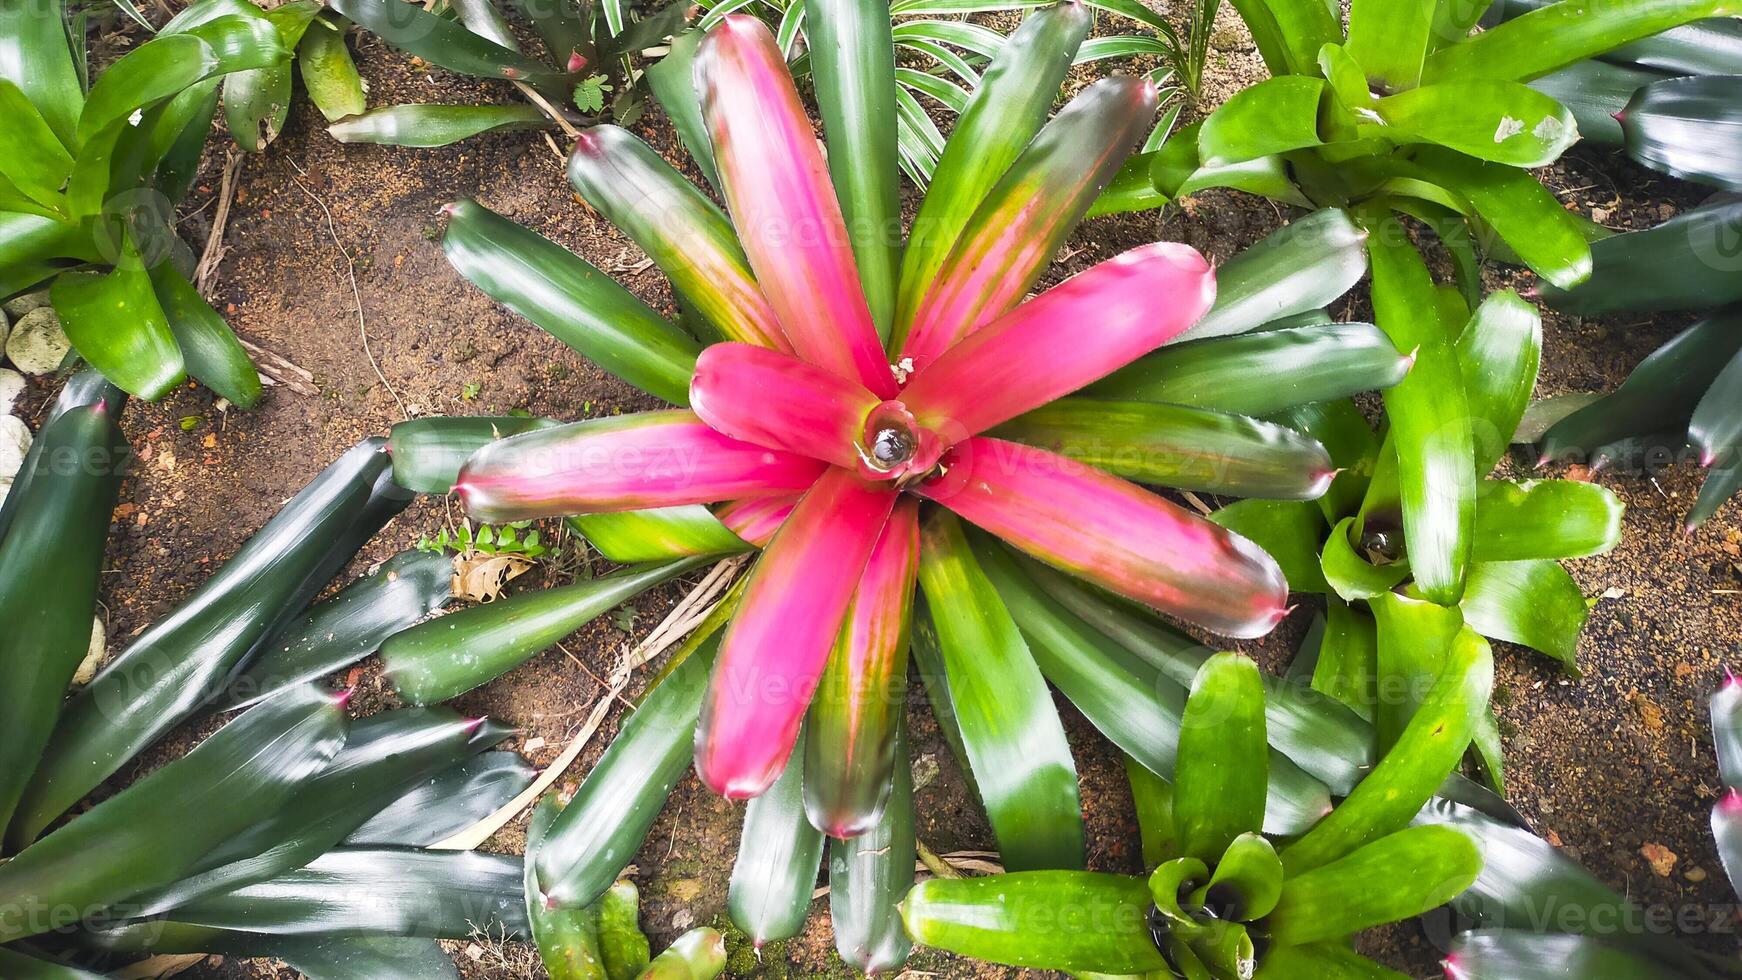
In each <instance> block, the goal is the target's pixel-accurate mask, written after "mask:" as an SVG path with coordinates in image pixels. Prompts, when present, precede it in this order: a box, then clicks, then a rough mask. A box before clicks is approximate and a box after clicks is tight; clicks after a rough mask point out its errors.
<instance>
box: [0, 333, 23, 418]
mask: <svg viewBox="0 0 1742 980" xmlns="http://www.w3.org/2000/svg"><path fill="white" fill-rule="evenodd" d="M3 319H4V317H0V320H3ZM0 333H4V331H0ZM22 394H24V375H22V374H19V373H18V372H17V371H13V370H9V369H7V368H0V415H10V414H12V407H13V406H14V405H17V404H18V396H19V395H22Z"/></svg>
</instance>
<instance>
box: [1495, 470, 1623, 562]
mask: <svg viewBox="0 0 1742 980" xmlns="http://www.w3.org/2000/svg"><path fill="white" fill-rule="evenodd" d="M1623 510H1624V508H1623V505H1622V503H1621V500H1620V498H1618V497H1616V496H1615V494H1614V493H1612V492H1610V491H1609V490H1608V489H1606V488H1604V487H1600V486H1598V485H1597V484H1595V483H1581V482H1577V481H1574V480H1526V481H1524V482H1518V483H1515V482H1513V481H1510V480H1488V481H1485V482H1483V483H1482V485H1481V489H1480V490H1479V491H1478V493H1477V495H1476V542H1475V546H1474V549H1473V551H1472V552H1471V555H1470V557H1471V560H1472V561H1474V562H1476V563H1483V562H1512V561H1527V560H1530V559H1542V558H1586V557H1589V556H1591V555H1600V554H1602V553H1603V552H1605V551H1608V550H1609V549H1611V548H1613V547H1615V545H1616V544H1618V543H1620V541H1621V514H1622V512H1623Z"/></svg>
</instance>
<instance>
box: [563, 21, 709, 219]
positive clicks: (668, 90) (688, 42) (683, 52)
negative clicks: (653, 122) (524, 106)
mask: <svg viewBox="0 0 1742 980" xmlns="http://www.w3.org/2000/svg"><path fill="white" fill-rule="evenodd" d="M531 6H542V5H541V4H531ZM701 38H702V32H701V31H700V30H689V31H685V32H683V33H682V34H679V35H677V36H676V37H674V38H672V39H671V51H670V52H668V53H667V54H666V56H665V57H663V58H661V59H659V60H658V61H656V62H654V63H653V64H651V65H649V66H648V68H647V84H648V87H649V88H651V89H652V90H653V97H654V98H656V99H658V100H659V104H660V106H661V107H662V108H664V109H665V114H666V115H667V116H669V117H670V118H671V123H672V128H674V129H676V130H677V135H678V138H679V139H680V140H682V141H683V145H684V148H685V149H687V150H689V152H690V157H691V158H692V159H694V160H695V161H696V166H697V167H699V168H700V169H701V171H702V176H703V177H705V178H707V181H708V183H709V184H711V185H713V187H714V188H715V189H716V190H717V189H718V188H719V187H720V175H719V173H718V172H717V171H716V170H715V168H714V142H713V140H712V139H710V138H709V137H708V128H707V126H706V124H704V123H703V122H702V103H701V100H700V99H699V98H698V97H697V96H696V87H695V74H694V72H693V71H692V70H691V66H692V65H693V64H694V63H695V57H696V45H697V44H698V43H700V42H701ZM559 57H560V55H559Z"/></svg>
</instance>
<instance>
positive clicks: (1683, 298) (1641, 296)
mask: <svg viewBox="0 0 1742 980" xmlns="http://www.w3.org/2000/svg"><path fill="white" fill-rule="evenodd" d="M1738 242H1742V200H1731V199H1726V198H1719V199H1717V200H1715V201H1713V202H1711V203H1709V204H1706V205H1704V206H1702V207H1699V208H1695V209H1694V210H1692V211H1688V212H1685V213H1683V214H1681V215H1678V216H1676V217H1674V218H1671V219H1670V220H1669V221H1666V222H1664V223H1663V224H1661V225H1658V226H1657V227H1656V228H1652V229H1649V230H1646V231H1635V232H1629V233H1627V234H1624V235H1616V236H1614V237H1613V238H1608V239H1605V240H1603V241H1600V242H1596V243H1594V244H1593V245H1592V246H1591V258H1592V262H1593V265H1592V275H1591V278H1590V279H1589V280H1587V281H1586V282H1584V283H1583V284H1581V285H1578V286H1576V287H1574V288H1570V289H1563V288H1560V287H1559V286H1557V285H1555V284H1553V283H1552V282H1551V283H1550V284H1548V285H1545V286H1543V288H1542V298H1543V300H1544V302H1546V303H1548V305H1550V306H1552V307H1554V308H1555V309H1557V310H1564V311H1565V312H1568V313H1574V314H1577V315H1579V316H1597V315H1600V314H1604V313H1621V312H1635V311H1653V310H1703V309H1712V308H1714V307H1718V306H1722V305H1724V304H1727V303H1734V302H1736V301H1738V300H1742V275H1738V274H1737V273H1738V272H1742V248H1739V247H1738V244H1737V243H1738Z"/></svg>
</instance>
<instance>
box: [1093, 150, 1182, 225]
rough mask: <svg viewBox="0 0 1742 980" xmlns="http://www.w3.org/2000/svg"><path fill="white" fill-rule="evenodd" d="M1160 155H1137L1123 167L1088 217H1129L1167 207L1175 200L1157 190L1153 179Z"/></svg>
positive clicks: (1153, 153) (1097, 199) (1151, 153)
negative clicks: (1156, 162)
mask: <svg viewBox="0 0 1742 980" xmlns="http://www.w3.org/2000/svg"><path fill="white" fill-rule="evenodd" d="M1156 152H1159V151H1150V152H1148V153H1136V154H1133V155H1132V156H1131V157H1130V158H1129V159H1127V160H1126V161H1125V162H1124V163H1123V164H1120V166H1119V172H1118V173H1117V174H1114V175H1113V180H1112V181H1111V182H1109V183H1108V184H1107V189H1106V190H1104V191H1102V192H1101V196H1100V197H1097V198H1095V203H1094V204H1092V205H1090V206H1089V213H1088V214H1087V215H1085V216H1084V217H1087V218H1098V217H1100V216H1102V215H1104V214H1128V213H1131V212H1134V211H1151V210H1154V209H1156V208H1160V207H1165V206H1166V205H1167V203H1168V201H1170V200H1171V198H1169V197H1168V196H1167V195H1166V194H1163V193H1162V192H1161V191H1159V190H1157V189H1156V186H1155V178H1154V177H1153V176H1152V171H1153V170H1154V168H1155V154H1156Z"/></svg>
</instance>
